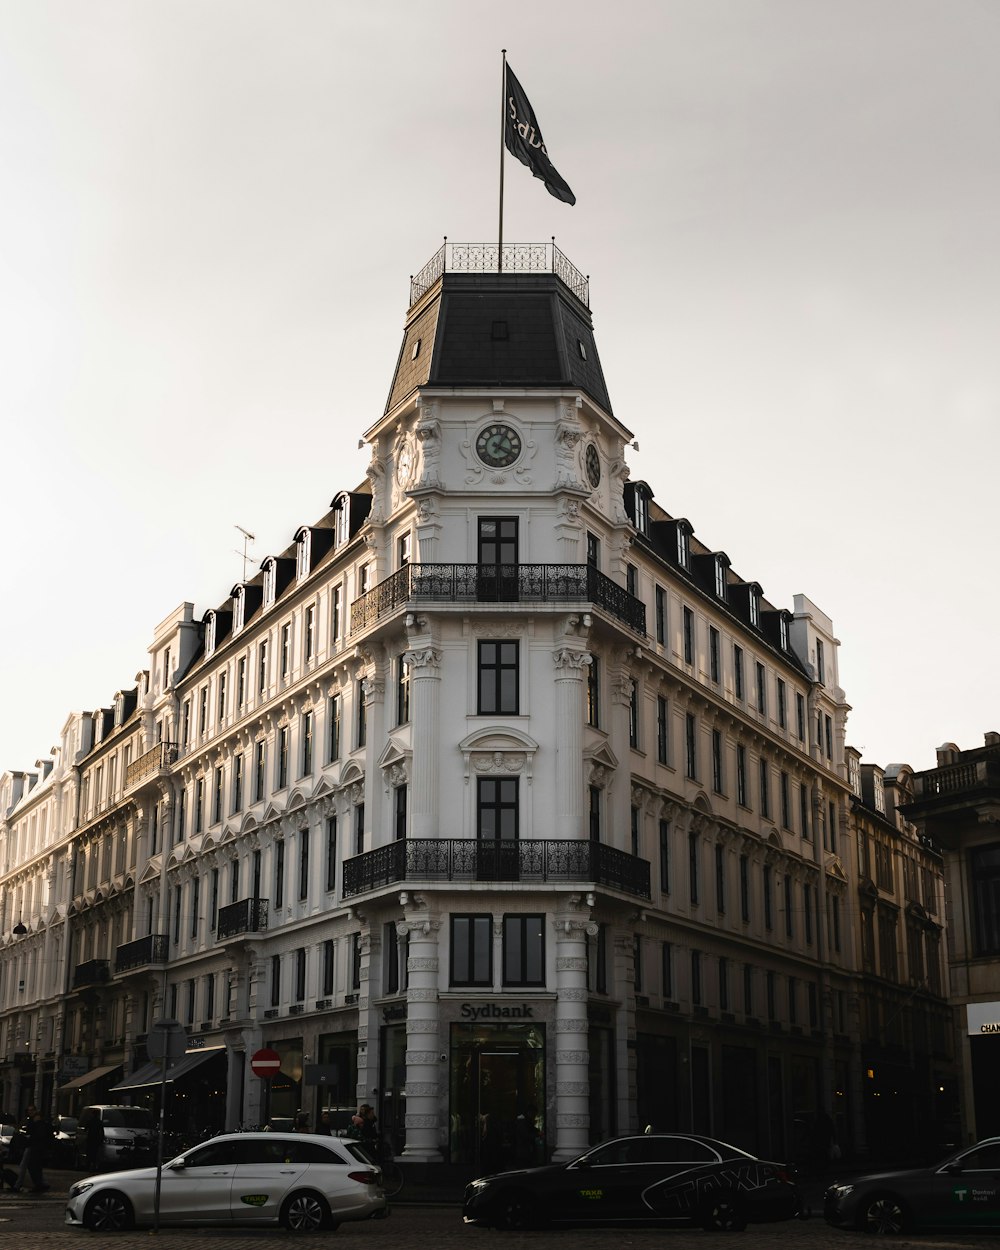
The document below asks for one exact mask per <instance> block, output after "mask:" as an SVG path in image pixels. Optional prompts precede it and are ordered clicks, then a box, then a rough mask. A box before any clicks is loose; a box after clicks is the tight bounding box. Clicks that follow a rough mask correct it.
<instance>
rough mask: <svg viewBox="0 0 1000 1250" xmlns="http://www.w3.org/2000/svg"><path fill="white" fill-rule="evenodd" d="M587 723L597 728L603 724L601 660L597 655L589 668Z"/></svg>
mask: <svg viewBox="0 0 1000 1250" xmlns="http://www.w3.org/2000/svg"><path fill="white" fill-rule="evenodd" d="M587 724H588V725H593V726H594V728H595V729H597V728H599V727H600V724H601V662H600V660H599V659H598V658H597V656H596V655H592V656H591V660H590V664H589V666H588V668H587Z"/></svg>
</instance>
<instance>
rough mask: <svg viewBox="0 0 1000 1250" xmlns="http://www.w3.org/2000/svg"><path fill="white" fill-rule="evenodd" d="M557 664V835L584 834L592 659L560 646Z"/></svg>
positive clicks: (577, 836)
mask: <svg viewBox="0 0 1000 1250" xmlns="http://www.w3.org/2000/svg"><path fill="white" fill-rule="evenodd" d="M552 660H553V663H554V664H555V666H556V678H555V686H556V715H555V723H556V725H557V726H558V733H557V735H556V788H555V797H556V820H555V833H556V837H557V838H567V839H569V838H580V837H583V836H584V813H583V679H584V674H585V673H586V671H587V669H588V668H589V666H590V664H591V663H592V660H591V656H590V654H589V652H587V651H581V650H579V649H578V648H575V647H557V648H556V650H555V651H553V653H552Z"/></svg>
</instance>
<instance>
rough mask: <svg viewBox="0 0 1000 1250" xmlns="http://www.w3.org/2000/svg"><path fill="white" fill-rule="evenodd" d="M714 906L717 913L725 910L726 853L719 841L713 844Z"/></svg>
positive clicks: (721, 913)
mask: <svg viewBox="0 0 1000 1250" xmlns="http://www.w3.org/2000/svg"><path fill="white" fill-rule="evenodd" d="M715 906H716V908H717V909H718V912H719V915H720V916H722V915H725V911H726V853H725V850H724V848H723V847H722V845H721V844H720V843H716V845H715Z"/></svg>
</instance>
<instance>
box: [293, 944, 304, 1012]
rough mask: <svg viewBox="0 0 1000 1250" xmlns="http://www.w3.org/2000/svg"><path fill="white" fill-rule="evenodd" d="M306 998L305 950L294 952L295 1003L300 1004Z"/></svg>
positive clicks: (302, 948) (302, 947)
mask: <svg viewBox="0 0 1000 1250" xmlns="http://www.w3.org/2000/svg"><path fill="white" fill-rule="evenodd" d="M305 996H306V948H305V947H304V946H300V947H298V948H297V950H296V951H295V1001H296V1002H297V1003H301V1002H302V1001H303V999H304V998H305Z"/></svg>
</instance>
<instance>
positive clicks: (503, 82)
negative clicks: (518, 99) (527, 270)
mask: <svg viewBox="0 0 1000 1250" xmlns="http://www.w3.org/2000/svg"><path fill="white" fill-rule="evenodd" d="M500 54H501V56H502V58H503V70H502V73H501V79H500V227H499V229H498V231H497V273H503V151H504V134H505V132H506V127H507V49H506V48H501V49H500Z"/></svg>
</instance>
